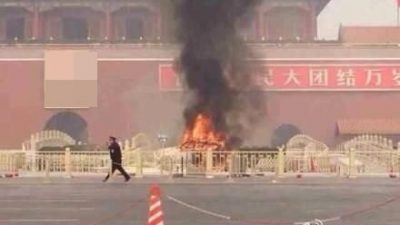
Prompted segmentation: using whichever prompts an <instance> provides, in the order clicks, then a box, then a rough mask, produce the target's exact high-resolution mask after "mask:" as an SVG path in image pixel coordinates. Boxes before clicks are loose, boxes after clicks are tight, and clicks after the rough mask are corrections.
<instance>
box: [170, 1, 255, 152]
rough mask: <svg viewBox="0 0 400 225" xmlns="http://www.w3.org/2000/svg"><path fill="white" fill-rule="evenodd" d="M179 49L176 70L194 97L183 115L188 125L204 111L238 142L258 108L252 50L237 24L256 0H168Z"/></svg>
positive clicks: (230, 140)
mask: <svg viewBox="0 0 400 225" xmlns="http://www.w3.org/2000/svg"><path fill="white" fill-rule="evenodd" d="M172 1H173V3H174V6H175V10H176V16H177V22H178V28H177V30H178V40H179V41H180V43H181V44H182V51H181V54H180V57H179V59H178V70H179V72H180V74H182V75H183V77H182V78H183V80H184V82H185V85H186V89H187V91H189V92H190V93H191V95H192V96H193V98H192V99H191V101H190V102H189V103H188V105H187V107H186V109H185V111H184V117H185V122H186V126H187V127H192V126H193V122H194V119H195V117H196V115H198V114H199V113H204V114H206V115H208V116H209V117H210V118H211V120H212V122H213V124H214V129H215V130H216V131H217V132H222V133H224V134H226V135H227V140H228V146H231V147H237V146H238V145H240V144H241V142H242V140H243V138H246V134H247V133H248V132H249V129H248V128H250V127H251V124H252V123H254V122H255V121H256V120H257V117H258V116H260V113H261V112H262V110H259V109H261V108H262V107H261V106H262V101H260V99H259V98H258V92H257V91H255V90H254V87H253V86H252V82H251V76H250V73H251V71H250V69H249V67H248V63H247V62H246V58H247V57H250V55H251V52H250V51H249V50H248V49H247V48H246V45H245V44H244V43H243V41H242V39H241V38H240V36H239V35H238V33H237V27H238V26H237V25H238V23H239V22H240V20H241V18H242V17H243V16H244V15H246V13H251V10H252V9H253V8H254V7H255V5H256V3H257V0H172Z"/></svg>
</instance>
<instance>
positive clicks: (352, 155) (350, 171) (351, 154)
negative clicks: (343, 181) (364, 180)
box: [348, 148, 356, 178]
mask: <svg viewBox="0 0 400 225" xmlns="http://www.w3.org/2000/svg"><path fill="white" fill-rule="evenodd" d="M354 166H355V149H354V148H350V150H349V168H348V177H349V178H355V177H356V175H355V174H354V172H353V167H354Z"/></svg>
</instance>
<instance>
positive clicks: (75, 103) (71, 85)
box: [44, 50, 97, 108]
mask: <svg viewBox="0 0 400 225" xmlns="http://www.w3.org/2000/svg"><path fill="white" fill-rule="evenodd" d="M44 67H45V68H44V73H45V74H44V106H45V108H91V107H96V106H97V53H96V52H93V51H88V50H49V51H46V52H45V66H44Z"/></svg>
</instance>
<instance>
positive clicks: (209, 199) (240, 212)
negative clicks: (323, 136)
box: [0, 177, 400, 225]
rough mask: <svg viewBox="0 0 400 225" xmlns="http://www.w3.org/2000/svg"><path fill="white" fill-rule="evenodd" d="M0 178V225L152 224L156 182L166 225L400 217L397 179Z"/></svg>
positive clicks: (383, 224) (350, 224)
mask: <svg viewBox="0 0 400 225" xmlns="http://www.w3.org/2000/svg"><path fill="white" fill-rule="evenodd" d="M101 179H102V177H86V178H83V177H81V178H71V179H67V178H51V179H45V178H8V179H6V178H3V179H0V224H1V225H14V224H22V225H58V224H59V225H147V223H146V220H147V211H148V207H149V206H148V192H149V187H150V185H151V184H153V183H159V184H160V187H161V191H162V204H163V210H164V216H165V225H214V224H215V225H219V224H227V225H229V224H235V225H239V224H240V225H242V224H243V225H247V224H249V225H250V224H251V225H262V224H277V225H279V224H295V223H296V222H306V221H312V220H314V219H319V220H321V221H322V222H323V223H321V222H320V223H314V224H324V225H325V224H328V225H330V224H340V225H358V224H359V225H398V224H400V213H399V209H400V179H399V178H397V179H389V178H357V179H346V178H306V177H305V178H302V179H296V178H285V179H279V180H277V181H276V182H275V181H274V180H273V179H274V178H272V177H271V178H268V177H257V178H240V179H235V180H234V181H231V180H228V179H224V178H221V179H206V178H174V179H168V178H141V179H138V178H134V179H132V180H131V181H130V182H129V183H124V182H123V181H122V178H121V177H114V178H113V180H111V181H110V182H109V183H102V182H101Z"/></svg>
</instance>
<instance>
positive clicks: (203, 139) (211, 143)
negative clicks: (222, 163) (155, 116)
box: [181, 113, 225, 150]
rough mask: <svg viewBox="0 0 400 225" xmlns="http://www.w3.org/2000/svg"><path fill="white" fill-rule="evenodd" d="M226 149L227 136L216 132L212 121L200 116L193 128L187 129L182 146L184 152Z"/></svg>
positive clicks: (203, 115)
mask: <svg viewBox="0 0 400 225" xmlns="http://www.w3.org/2000/svg"><path fill="white" fill-rule="evenodd" d="M224 148H225V135H223V134H222V133H218V132H216V131H215V129H214V126H213V124H212V121H211V119H210V118H209V117H208V116H207V115H205V114H201V113H200V114H198V115H197V116H196V119H195V121H194V125H193V128H186V130H185V133H184V135H183V141H182V144H181V149H182V150H208V149H211V150H222V149H224Z"/></svg>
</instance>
